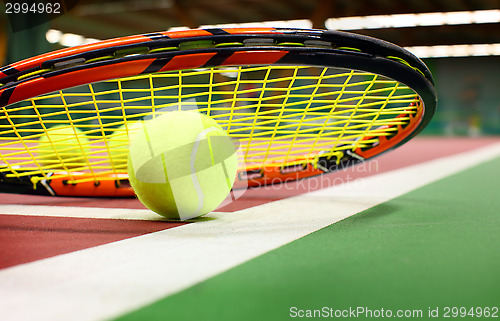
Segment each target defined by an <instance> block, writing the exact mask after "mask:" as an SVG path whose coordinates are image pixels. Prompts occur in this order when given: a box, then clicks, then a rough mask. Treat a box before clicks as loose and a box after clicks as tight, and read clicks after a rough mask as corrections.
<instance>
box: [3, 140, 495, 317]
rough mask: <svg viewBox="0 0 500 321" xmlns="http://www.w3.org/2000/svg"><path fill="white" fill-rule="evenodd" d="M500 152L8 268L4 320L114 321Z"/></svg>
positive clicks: (481, 152)
mask: <svg viewBox="0 0 500 321" xmlns="http://www.w3.org/2000/svg"><path fill="white" fill-rule="evenodd" d="M499 156H500V144H492V145H490V146H487V147H483V148H480V149H476V150H473V151H470V152H467V153H463V154H458V155H454V156H449V157H445V158H441V159H437V160H433V161H429V162H426V163H423V164H418V165H414V166H410V167H407V168H403V169H399V170H395V171H391V172H386V173H382V174H379V175H375V176H371V177H368V178H364V179H360V180H357V181H352V182H351V183H349V184H344V185H339V186H334V187H331V188H328V189H324V190H320V191H315V192H312V193H309V194H305V195H299V196H296V197H292V198H289V199H284V200H280V201H276V202H272V203H268V204H264V205H260V206H257V207H253V208H249V209H245V210H241V211H238V212H234V213H214V214H213V215H212V216H213V217H214V218H216V219H215V220H212V221H203V222H198V223H195V224H187V225H184V226H181V227H177V228H173V229H169V230H165V231H160V232H156V233H151V234H147V235H143V236H139V237H135V238H131V239H126V240H123V241H119V242H115V243H110V244H106V245H102V246H97V247H93V248H90V249H86V250H82V251H77V252H73V253H69V254H64V255H59V256H56V257H52V258H48V259H44V260H40V261H36V262H32V263H27V264H23V265H19V266H15V267H11V268H7V269H4V270H0V315H1V317H2V319H3V320H37V321H44V320H47V321H58V320H66V319H67V318H68V316H71V319H72V320H76V321H78V320H82V321H93V320H104V319H108V318H112V317H115V316H118V315H122V314H124V313H127V312H129V311H132V310H135V309H138V308H141V307H143V306H145V305H147V304H149V303H152V302H155V301H156V300H158V299H160V298H162V297H165V296H167V295H171V294H173V293H175V292H178V291H181V290H183V289H186V288H187V287H190V286H192V285H194V284H196V283H199V282H202V281H204V280H206V279H208V278H210V277H213V276H215V275H217V274H219V273H222V272H224V271H226V270H228V269H230V268H232V267H234V266H236V265H238V264H241V263H243V262H245V261H248V260H250V259H252V258H254V257H256V256H259V255H262V254H263V253H266V252H268V251H270V250H273V249H275V248H278V247H280V246H282V245H284V244H287V243H289V242H292V241H294V240H296V239H298V238H300V237H302V236H305V235H307V234H310V233H312V232H314V231H317V230H318V229H321V228H323V227H326V226H328V225H330V224H332V223H334V222H337V221H339V220H341V219H344V218H346V217H348V216H351V215H353V214H356V213H359V212H360V211H363V210H366V209H368V208H370V207H373V206H375V205H377V204H380V203H382V202H385V201H387V200H390V199H392V198H395V197H397V196H400V195H403V194H405V193H407V192H409V191H412V190H414V189H416V188H418V187H421V186H424V185H426V184H429V183H431V182H434V181H436V180H438V179H440V178H443V177H446V176H449V175H452V174H454V173H457V172H460V171H462V170H464V169H467V168H469V167H471V166H474V165H477V164H479V163H482V162H484V161H487V160H490V159H493V158H495V157H499Z"/></svg>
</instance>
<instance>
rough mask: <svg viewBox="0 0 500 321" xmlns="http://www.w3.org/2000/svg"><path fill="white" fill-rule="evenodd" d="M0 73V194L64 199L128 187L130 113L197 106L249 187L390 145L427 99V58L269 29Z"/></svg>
mask: <svg viewBox="0 0 500 321" xmlns="http://www.w3.org/2000/svg"><path fill="white" fill-rule="evenodd" d="M0 83H1V84H0V105H1V106H2V114H1V115H0V163H1V167H0V191H1V192H14V193H29V194H41V195H66V196H103V197H113V196H133V195H134V192H133V191H132V190H131V188H130V186H129V184H128V181H127V172H126V162H124V161H123V159H126V155H127V151H128V143H129V139H130V138H131V136H132V135H133V131H134V126H133V124H134V122H136V121H140V120H144V119H148V118H152V117H156V116H158V115H161V114H164V113H168V112H171V111H172V110H193V109H196V110H198V112H200V113H203V114H206V115H208V116H209V117H211V118H213V119H214V120H216V121H217V122H218V123H219V124H220V125H221V126H222V128H223V129H224V130H225V131H226V132H227V133H228V134H229V135H230V136H231V137H232V138H233V139H235V140H237V141H238V146H239V151H238V154H239V158H240V165H239V170H238V176H237V178H236V183H235V186H234V188H243V187H245V188H246V187H258V186H262V185H267V184H276V183H283V182H286V181H291V180H297V179H303V178H307V177H311V176H315V175H320V174H324V173H329V172H332V171H335V170H338V169H341V168H345V167H347V166H351V165H355V164H357V163H359V162H362V161H364V160H367V159H370V158H373V157H375V156H377V155H380V154H382V153H384V152H386V151H389V150H391V149H393V148H395V147H398V146H400V145H402V144H404V143H405V142H407V141H408V140H410V139H411V138H412V137H414V136H415V135H416V134H417V133H419V132H420V131H421V130H422V129H423V128H424V127H425V126H426V125H427V124H428V123H429V121H430V119H431V118H432V115H433V114H434V111H435V108H436V100H437V99H436V92H435V89H434V85H433V79H432V76H431V73H430V72H429V70H428V68H427V67H426V66H425V64H424V63H423V62H422V61H421V60H419V59H418V58H417V57H415V56H413V55H412V54H411V53H409V52H408V51H406V50H404V49H402V48H401V47H398V46H396V45H394V44H391V43H388V42H385V41H382V40H378V39H374V38H371V37H366V36H360V35H356V34H351V33H345V32H335V31H323V30H298V29H274V28H251V29H249V28H246V29H238V28H234V29H206V30H187V31H180V32H159V33H151V34H145V35H138V36H130V37H124V38H118V39H112V40H106V41H102V42H98V43H94V44H89V45H84V46H79V47H73V48H68V49H63V50H59V51H55V52H51V53H47V54H44V55H40V56H37V57H34V58H31V59H27V60H23V61H20V62H17V63H14V64H11V65H8V66H5V67H3V68H1V69H0ZM61 128H62V129H63V130H65V133H66V134H65V135H59V136H57V135H52V134H55V133H57V131H58V130H61ZM68 133H69V134H68ZM43 137H45V138H43ZM47 137H48V138H47Z"/></svg>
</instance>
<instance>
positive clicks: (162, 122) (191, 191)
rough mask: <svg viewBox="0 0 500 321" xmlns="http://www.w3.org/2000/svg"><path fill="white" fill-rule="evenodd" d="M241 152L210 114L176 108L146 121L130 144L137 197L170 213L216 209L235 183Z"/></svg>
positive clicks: (182, 215)
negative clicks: (238, 155) (237, 151)
mask: <svg viewBox="0 0 500 321" xmlns="http://www.w3.org/2000/svg"><path fill="white" fill-rule="evenodd" d="M237 166H238V157H237V154H236V148H235V146H234V145H233V142H232V141H231V138H230V137H229V136H228V135H227V134H226V132H225V131H224V130H223V129H222V128H221V127H220V126H219V125H218V124H217V123H216V122H215V121H214V120H213V119H211V118H209V117H207V116H205V115H203V114H199V113H197V112H192V111H175V112H170V113H167V114H164V115H162V116H160V117H157V118H154V119H152V120H149V121H148V122H145V124H144V126H143V127H142V130H141V131H139V132H138V133H137V134H136V135H135V137H134V140H133V141H132V143H131V145H130V151H129V157H128V174H129V179H130V184H131V185H132V187H133V189H134V190H135V193H136V194H137V197H138V198H139V200H140V201H141V202H142V203H143V204H144V205H145V206H146V207H148V208H149V209H150V210H152V211H154V212H156V213H158V214H160V215H162V216H165V217H167V218H170V219H180V220H186V219H191V218H194V217H198V216H201V215H205V214H207V213H209V212H211V211H213V210H214V209H215V208H216V207H217V206H218V205H219V204H221V203H222V202H223V201H224V199H225V198H226V197H227V195H228V194H229V192H230V191H231V188H232V186H233V183H234V180H235V177H236V170H237Z"/></svg>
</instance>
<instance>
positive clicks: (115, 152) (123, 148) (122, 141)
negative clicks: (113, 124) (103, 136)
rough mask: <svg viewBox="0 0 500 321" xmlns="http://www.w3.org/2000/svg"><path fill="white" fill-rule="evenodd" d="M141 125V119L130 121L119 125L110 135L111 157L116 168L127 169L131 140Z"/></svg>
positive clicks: (108, 142)
mask: <svg viewBox="0 0 500 321" xmlns="http://www.w3.org/2000/svg"><path fill="white" fill-rule="evenodd" d="M141 126H142V122H141V121H129V122H127V123H126V124H123V125H121V126H120V127H118V128H117V129H116V130H115V131H114V132H113V134H111V136H110V137H109V139H108V141H107V144H108V148H109V157H110V162H111V163H112V164H113V166H114V167H115V169H122V168H123V169H126V167H127V159H128V148H129V144H130V141H132V138H133V137H134V135H135V134H136V133H137V132H138V131H139V129H140V128H141Z"/></svg>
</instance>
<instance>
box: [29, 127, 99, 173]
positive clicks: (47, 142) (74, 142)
mask: <svg viewBox="0 0 500 321" xmlns="http://www.w3.org/2000/svg"><path fill="white" fill-rule="evenodd" d="M89 151H90V141H89V139H88V138H87V136H86V135H85V134H84V133H83V132H82V131H81V130H80V129H78V128H76V127H71V126H70V125H56V126H53V127H50V128H48V129H47V131H46V132H45V133H44V135H43V136H41V137H40V138H39V139H38V146H37V153H38V159H39V161H40V163H41V164H42V165H44V166H47V167H49V168H54V169H56V168H69V169H75V168H78V167H82V166H85V165H86V164H87V162H86V159H85V155H87V154H88V153H89Z"/></svg>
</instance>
